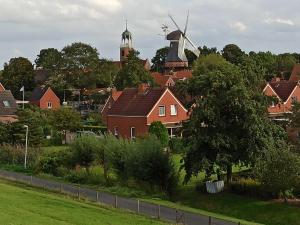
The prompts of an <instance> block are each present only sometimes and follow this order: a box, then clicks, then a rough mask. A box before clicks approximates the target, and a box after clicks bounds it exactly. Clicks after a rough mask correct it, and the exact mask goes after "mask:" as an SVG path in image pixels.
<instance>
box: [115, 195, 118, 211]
mask: <svg viewBox="0 0 300 225" xmlns="http://www.w3.org/2000/svg"><path fill="white" fill-rule="evenodd" d="M115 208H118V196H117V195H115Z"/></svg>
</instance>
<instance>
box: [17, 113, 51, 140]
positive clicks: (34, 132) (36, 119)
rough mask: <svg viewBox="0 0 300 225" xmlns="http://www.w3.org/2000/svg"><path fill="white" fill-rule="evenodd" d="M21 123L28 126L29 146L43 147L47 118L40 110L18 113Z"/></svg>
mask: <svg viewBox="0 0 300 225" xmlns="http://www.w3.org/2000/svg"><path fill="white" fill-rule="evenodd" d="M17 115H18V118H19V123H20V124H21V125H22V126H23V127H24V125H27V126H28V144H29V145H30V146H41V145H42V144H43V142H44V140H45V135H44V129H43V128H44V127H45V126H46V123H47V122H46V118H45V116H44V115H43V114H42V113H41V111H40V110H39V109H36V110H31V109H24V110H19V111H18V112H17Z"/></svg>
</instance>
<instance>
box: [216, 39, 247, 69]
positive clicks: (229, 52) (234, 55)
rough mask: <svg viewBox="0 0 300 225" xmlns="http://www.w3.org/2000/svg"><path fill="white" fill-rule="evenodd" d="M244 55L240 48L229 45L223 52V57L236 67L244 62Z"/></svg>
mask: <svg viewBox="0 0 300 225" xmlns="http://www.w3.org/2000/svg"><path fill="white" fill-rule="evenodd" d="M244 54H245V53H244V52H243V51H242V50H241V49H240V47H239V46H237V45H235V44H228V45H226V46H225V47H224V48H223V50H222V56H223V57H224V58H225V59H226V60H227V61H228V62H230V63H232V64H234V65H238V64H240V63H241V62H242V60H243V56H244Z"/></svg>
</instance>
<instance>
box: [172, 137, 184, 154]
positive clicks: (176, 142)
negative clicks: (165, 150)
mask: <svg viewBox="0 0 300 225" xmlns="http://www.w3.org/2000/svg"><path fill="white" fill-rule="evenodd" d="M169 146H170V150H171V152H172V153H174V154H178V153H184V152H185V145H184V143H183V140H182V139H181V138H172V139H171V140H170V142H169Z"/></svg>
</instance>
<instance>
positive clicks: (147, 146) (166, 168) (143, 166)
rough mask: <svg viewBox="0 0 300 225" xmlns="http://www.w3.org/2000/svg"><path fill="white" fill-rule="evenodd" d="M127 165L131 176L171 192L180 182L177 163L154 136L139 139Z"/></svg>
mask: <svg viewBox="0 0 300 225" xmlns="http://www.w3.org/2000/svg"><path fill="white" fill-rule="evenodd" d="M125 165H126V166H125V167H126V169H127V173H128V175H129V176H131V177H133V178H134V179H136V180H139V181H146V182H148V183H149V184H150V185H157V186H158V187H160V188H161V190H162V191H166V192H168V193H169V194H171V193H173V191H174V189H175V188H176V186H177V184H178V174H177V173H176V169H175V165H174V163H173V161H172V159H171V158H170V157H169V155H168V154H166V153H165V152H164V151H163V149H162V145H161V143H160V141H159V140H158V139H157V138H156V137H154V136H150V137H148V138H146V139H140V140H137V142H136V146H135V148H134V149H133V150H132V151H131V152H130V153H129V155H128V158H127V161H126V164H125Z"/></svg>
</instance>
